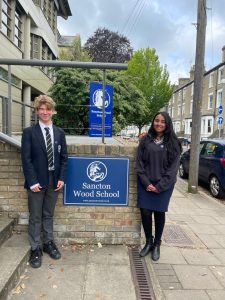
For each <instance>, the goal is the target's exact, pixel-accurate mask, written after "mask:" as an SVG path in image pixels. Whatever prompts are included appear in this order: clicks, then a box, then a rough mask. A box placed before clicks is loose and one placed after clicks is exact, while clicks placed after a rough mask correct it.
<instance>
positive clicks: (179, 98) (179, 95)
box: [178, 90, 182, 102]
mask: <svg viewBox="0 0 225 300" xmlns="http://www.w3.org/2000/svg"><path fill="white" fill-rule="evenodd" d="M181 100H182V91H181V90H180V91H179V94H178V101H179V102H181Z"/></svg>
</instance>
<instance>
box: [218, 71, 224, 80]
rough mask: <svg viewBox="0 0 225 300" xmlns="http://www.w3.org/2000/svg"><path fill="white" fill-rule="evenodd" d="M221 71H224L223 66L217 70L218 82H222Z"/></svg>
mask: <svg viewBox="0 0 225 300" xmlns="http://www.w3.org/2000/svg"><path fill="white" fill-rule="evenodd" d="M223 73H224V68H223V67H221V68H219V70H218V84H219V83H221V82H222V79H223Z"/></svg>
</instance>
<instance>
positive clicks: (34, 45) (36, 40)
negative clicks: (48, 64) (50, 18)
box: [30, 34, 40, 59]
mask: <svg viewBox="0 0 225 300" xmlns="http://www.w3.org/2000/svg"><path fill="white" fill-rule="evenodd" d="M30 43H31V47H30V58H31V59H40V37H39V36H37V35H35V34H31V39H30Z"/></svg>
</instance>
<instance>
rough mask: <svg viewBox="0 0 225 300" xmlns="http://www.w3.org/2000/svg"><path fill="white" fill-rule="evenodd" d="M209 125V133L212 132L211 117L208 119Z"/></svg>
mask: <svg viewBox="0 0 225 300" xmlns="http://www.w3.org/2000/svg"><path fill="white" fill-rule="evenodd" d="M207 123H208V124H207V125H208V127H207V132H208V133H211V132H212V120H211V119H208V122H207Z"/></svg>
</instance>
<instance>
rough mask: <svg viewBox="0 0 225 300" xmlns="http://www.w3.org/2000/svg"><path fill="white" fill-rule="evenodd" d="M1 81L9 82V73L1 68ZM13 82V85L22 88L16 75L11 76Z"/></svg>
mask: <svg viewBox="0 0 225 300" xmlns="http://www.w3.org/2000/svg"><path fill="white" fill-rule="evenodd" d="M0 80H5V81H7V82H8V71H6V70H5V69H3V68H1V67H0ZM11 82H12V84H13V85H15V86H17V87H19V88H21V80H20V79H19V78H17V77H16V76H14V75H11Z"/></svg>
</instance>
